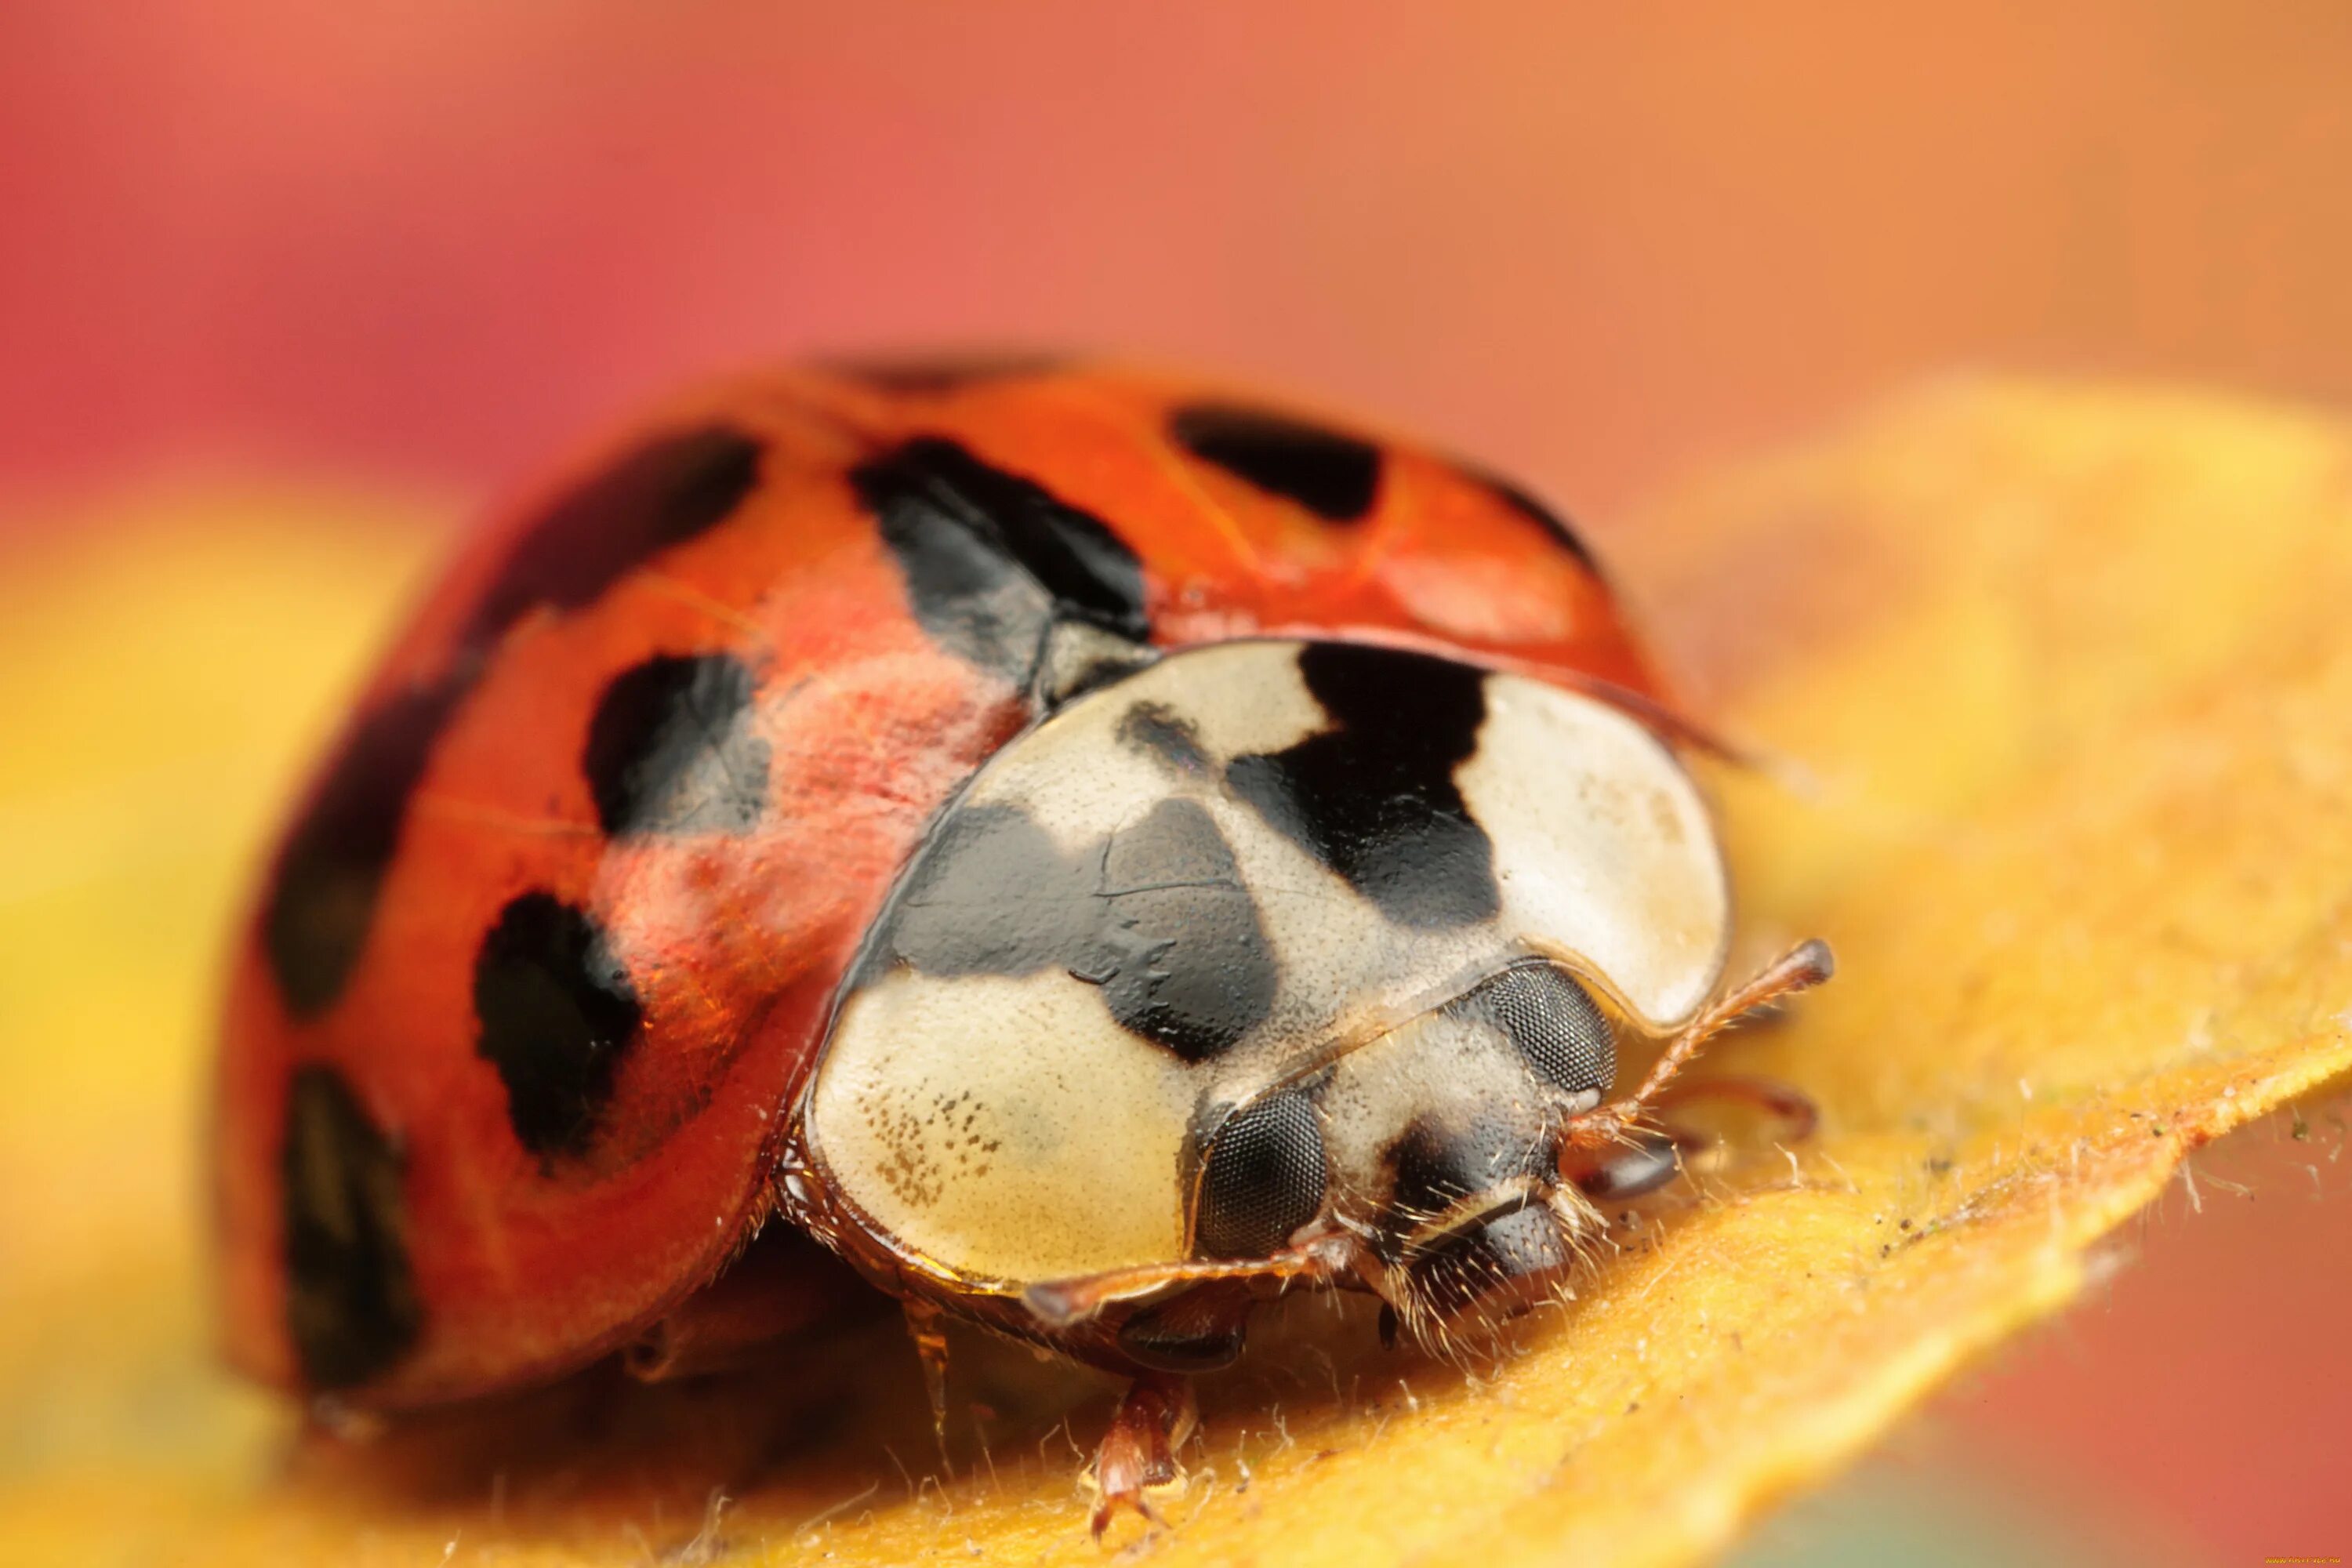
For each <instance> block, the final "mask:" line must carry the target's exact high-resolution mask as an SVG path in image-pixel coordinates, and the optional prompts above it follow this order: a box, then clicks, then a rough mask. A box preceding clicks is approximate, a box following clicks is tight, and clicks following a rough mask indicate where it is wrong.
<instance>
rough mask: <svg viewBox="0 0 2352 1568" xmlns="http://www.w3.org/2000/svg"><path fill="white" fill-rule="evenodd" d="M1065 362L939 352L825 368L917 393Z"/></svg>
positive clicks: (1043, 356) (879, 387)
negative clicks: (925, 355)
mask: <svg viewBox="0 0 2352 1568" xmlns="http://www.w3.org/2000/svg"><path fill="white" fill-rule="evenodd" d="M1066 363H1068V362H1067V361H1066V360H1064V359H1063V358H1061V357H1060V356H1059V355H1055V354H1048V353H970V354H940V355H936V356H932V357H927V358H907V359H890V358H877V359H849V360H835V361H833V362H831V363H828V364H827V365H826V366H825V368H826V369H827V370H829V371H831V372H832V373H833V374H835V375H838V376H840V377H842V378H843V379H844V380H845V381H855V382H860V383H863V384H865V385H867V386H870V387H872V388H874V389H875V390H876V391H877V392H898V393H908V394H913V395H918V396H923V395H939V394H941V393H948V392H961V390H963V389H964V388H965V387H967V386H977V385H982V384H985V383H988V382H992V381H1015V380H1020V379H1022V378H1024V377H1028V376H1037V375H1051V374H1054V373H1055V372H1056V371H1059V370H1061V369H1062V368H1064V366H1065V365H1066Z"/></svg>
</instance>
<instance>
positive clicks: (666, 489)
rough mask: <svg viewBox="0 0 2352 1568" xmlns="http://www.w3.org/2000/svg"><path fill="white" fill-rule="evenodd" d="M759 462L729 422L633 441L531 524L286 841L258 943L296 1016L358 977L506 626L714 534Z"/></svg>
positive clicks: (576, 599) (753, 444) (368, 723)
mask: <svg viewBox="0 0 2352 1568" xmlns="http://www.w3.org/2000/svg"><path fill="white" fill-rule="evenodd" d="M759 468H760V445H759V443H758V442H757V441H755V440H753V439H752V438H751V437H749V436H747V435H744V434H743V433H741V432H740V431H738V430H734V429H731V428H730V427H728V426H718V425H714V426H704V427H701V428H698V429H693V430H687V431H680V432H677V433H674V434H671V435H667V436H664V437H658V438H656V439H655V440H652V441H649V442H647V443H646V444H645V445H643V446H641V447H637V448H635V450H634V451H632V452H630V453H629V454H627V455H626V456H625V457H623V458H621V459H620V460H619V461H617V462H615V463H614V464H613V465H612V466H611V467H609V468H606V469H605V470H604V472H603V473H602V474H601V475H599V476H598V477H596V478H595V479H591V480H589V481H588V482H587V483H585V484H583V485H581V486H580V487H579V488H577V489H574V490H572V492H571V493H570V494H569V495H567V496H565V497H563V498H562V500H558V501H557V502H556V503H555V504H554V505H552V506H551V507H549V508H548V509H547V510H545V511H544V512H542V513H541V516H540V517H539V519H538V521H535V522H533V523H532V524H531V525H530V527H529V528H528V529H526V530H525V531H524V532H523V534H522V535H521V537H520V540H519V541H518V542H517V543H516V545H515V547H514V550H513V552H512V553H511V554H510V555H509V557H508V560H507V563H506V564H505V566H504V567H503V569H502V570H501V571H500V573H499V577H498V580H497V581H496V582H495V583H493V584H491V585H490V586H489V587H488V589H487V590H486V591H485V592H484V593H483V595H482V596H481V598H480V599H479V600H478V601H477V602H476V604H475V605H474V608H473V611H472V613H471V614H470V615H468V616H467V619H466V622H465V625H464V626H463V627H462V628H461V630H460V632H459V634H458V637H457V646H456V647H455V648H454V649H453V650H452V652H451V654H450V657H449V660H448V664H447V668H446V669H445V670H444V672H443V673H442V674H441V675H440V676H439V677H438V678H437V679H435V680H434V681H432V683H431V684H429V685H425V686H422V687H419V688H417V689H415V690H413V691H411V692H409V693H407V694H404V695H403V696H400V697H396V698H394V699H392V700H389V701H386V702H384V703H383V704H381V705H380V706H378V707H377V708H376V709H374V710H373V711H371V712H369V713H366V714H363V715H362V718H361V720H360V722H359V724H358V726H357V727H356V728H355V729H353V730H352V731H351V733H350V734H349V735H348V736H346V737H345V739H344V741H343V743H342V749H341V751H340V752H338V753H337V755H336V757H335V760H334V762H333V763H332V764H331V766H330V767H329V769H328V772H327V775H326V777H325V779H324V780H322V781H321V783H320V786H319V789H318V791H317V793H316V794H315V795H313V796H312V797H311V800H310V805H309V807H308V809H307V810H306V811H305V812H304V814H303V816H302V817H301V818H300V820H299V821H298V822H296V823H295V825H294V826H293V828H292V830H291V831H290V832H289V835H288V836H287V840H286V847H285V849H284V851H283V853H282V854H281V855H280V857H279V858H278V871H277V876H276V878H275V879H274V880H273V882H272V884H271V886H270V889H269V892H268V898H267V900H265V903H264V907H263V912H262V926H261V941H262V951H263V952H264V953H265V954H266V955H267V956H268V960H269V965H270V971H271V973H273V974H274V975H275V976H276V978H277V981H278V990H279V991H280V993H281V994H283V995H284V997H285V999H286V1005H287V1007H288V1009H289V1011H290V1012H292V1013H293V1014H294V1016H297V1017H303V1018H307V1017H314V1016H318V1015H319V1014H320V1013H323V1012H324V1011H325V1010H326V1009H327V1008H328V1007H330V1006H331V1005H333V1003H334V1001H335V998H336V997H337V996H339V995H341V993H342V989H343V986H344V985H345V984H347V983H348V982H349V981H350V979H351V974H352V969H353V968H354V967H355V966H356V965H357V963H358V962H359V956H360V952H361V951H362V948H364V947H365V945H366V943H367V936H368V931H369V929H370V928H371V927H372V926H373V923H374V920H375V906H376V901H377V900H378V898H379V897H380V896H381V894H382V892H383V878H384V873H385V871H386V870H387V868H389V867H390V866H391V863H392V858H393V856H394V853H395V851H396V850H397V849H398V847H399V840H400V830H401V824H402V822H403V820H404V818H405V816H407V810H408V801H409V797H410V796H411V795H413V794H414V793H415V789H416V784H417V782H418V780H420V779H421V778H423V777H424V774H425V764H426V763H427V762H428V761H429V759H430V758H431V755H432V752H433V747H434V744H435V742H437V741H438V740H439V739H440V737H441V732H442V731H443V730H445V729H446V728H447V726H448V724H449V721H450V720H451V719H452V718H453V717H454V716H455V715H456V713H457V709H458V707H459V706H460V705H461V704H462V703H463V702H464V701H465V700H466V697H467V694H468V693H469V692H470V691H471V690H472V689H473V688H474V684H475V682H476V681H477V680H478V679H480V677H481V674H482V671H483V669H484V668H486V666H487V664H488V658H489V655H490V653H491V651H492V649H493V648H494V647H496V646H497V643H498V640H499V637H501V636H502V635H503V634H504V633H505V632H506V630H507V629H508V627H509V626H512V625H513V624H514V623H515V622H516V621H517V620H519V619H520V618H521V617H522V616H524V615H526V614H528V613H529V612H530V610H532V609H534V608H536V607H538V606H540V605H548V606H551V607H553V608H556V609H562V610H570V609H577V608H579V607H580V606H582V605H586V604H588V603H589V602H590V601H592V600H593V599H594V598H596V596H597V595H600V594H602V593H603V592H604V590H605V589H606V588H608V587H610V586H611V585H612V584H613V583H614V582H615V581H616V580H618V579H619V578H620V577H621V576H622V575H623V574H625V573H626V572H627V571H628V570H629V569H630V568H631V567H632V566H634V565H635V564H636V563H638V562H640V561H642V560H644V559H645V558H646V556H648V555H651V554H653V553H655V552H657V551H659V550H661V549H663V548H665V547H666V546H668V545H672V544H677V543H681V542H684V541H686V540H688V539H691V538H693V537H695V536H696V535H697V534H699V533H703V532H705V531H709V529H710V528H712V527H713V526H715V525H716V524H718V523H719V522H720V521H723V520H725V519H726V517H727V516H728V515H729V514H730V513H731V512H732V511H733V510H735V508H736V507H737V506H738V505H739V504H740V502H741V501H742V500H743V498H744V496H745V495H747V494H748V493H750V491H751V487H752V486H753V485H754V484H756V483H757V482H758V479H759Z"/></svg>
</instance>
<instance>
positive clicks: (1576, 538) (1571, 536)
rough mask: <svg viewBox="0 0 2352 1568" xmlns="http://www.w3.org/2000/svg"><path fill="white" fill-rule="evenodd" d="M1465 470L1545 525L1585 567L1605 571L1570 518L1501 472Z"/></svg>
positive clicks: (1500, 498)
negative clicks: (1498, 473)
mask: <svg viewBox="0 0 2352 1568" xmlns="http://www.w3.org/2000/svg"><path fill="white" fill-rule="evenodd" d="M1463 473H1464V475H1465V477H1466V478H1467V479H1470V481H1471V482H1472V483H1474V484H1476V485H1478V486H1479V487H1481V488H1482V489H1485V490H1486V492H1487V493H1488V494H1490V495H1492V496H1493V497H1494V498H1495V499H1496V500H1498V501H1501V502H1502V503H1503V504H1504V505H1505V506H1507V507H1509V508H1510V509H1511V510H1513V511H1515V512H1517V513H1518V514H1519V515H1520V516H1521V517H1524V518H1526V519H1527V520H1528V521H1529V522H1532V523H1534V524H1535V525H1536V526H1537V527H1538V528H1539V529H1542V530H1543V531H1544V532H1545V533H1547V534H1549V536H1550V537H1551V542H1553V543H1555V544H1557V545H1559V547H1560V548H1561V549H1562V550H1565V551H1567V552H1569V553H1570V555H1573V556H1574V557H1576V559H1577V560H1578V561H1579V562H1580V563H1582V564H1583V566H1584V568H1585V570H1587V571H1589V572H1591V573H1592V574H1594V575H1596V576H1598V575H1600V574H1601V563H1600V561H1599V560H1598V559H1597V558H1596V557H1595V556H1594V555H1593V553H1592V550H1591V546H1589V545H1587V544H1586V543H1585V542H1584V540H1583V539H1582V537H1581V536H1580V535H1579V534H1578V533H1577V531H1576V530H1575V529H1574V528H1573V527H1571V526H1570V524H1569V521H1568V520H1567V519H1566V518H1564V517H1562V516H1560V515H1559V513H1558V512H1556V511H1554V510H1552V509H1551V508H1549V507H1548V506H1546V505H1544V503H1543V502H1541V501H1539V500H1537V499H1536V498H1535V497H1534V496H1533V495H1531V494H1529V493H1528V491H1526V490H1524V489H1520V488H1519V487H1518V486H1517V485H1515V484H1513V483H1512V482H1511V481H1510V480H1508V479H1503V478H1501V477H1500V476H1499V475H1496V474H1490V473H1486V472H1485V471H1484V470H1482V469H1478V468H1465V469H1464V470H1463Z"/></svg>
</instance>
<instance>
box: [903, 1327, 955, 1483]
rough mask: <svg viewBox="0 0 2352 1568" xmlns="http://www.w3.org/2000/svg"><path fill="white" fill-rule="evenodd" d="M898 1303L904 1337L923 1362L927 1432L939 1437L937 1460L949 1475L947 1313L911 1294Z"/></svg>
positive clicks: (952, 1467)
mask: <svg viewBox="0 0 2352 1568" xmlns="http://www.w3.org/2000/svg"><path fill="white" fill-rule="evenodd" d="M901 1305H902V1306H903V1307H904V1308H905V1310H906V1314H907V1337H908V1339H910V1340H912V1341H914V1342H915V1354H916V1356H917V1358H918V1359H919V1360H920V1361H921V1362H922V1363H923V1392H924V1394H927V1395H929V1398H930V1402H931V1435H932V1436H934V1437H936V1438H938V1439H939V1445H940V1465H941V1466H943V1467H944V1468H946V1470H947V1472H948V1474H949V1475H950V1476H952V1475H954V1474H955V1461H953V1460H952V1459H950V1458H948V1333H947V1323H948V1320H947V1314H946V1313H944V1312H942V1311H940V1310H939V1309H938V1308H937V1307H934V1306H932V1305H931V1304H930V1303H929V1301H918V1300H915V1299H914V1298H913V1297H912V1296H909V1297H908V1298H907V1299H906V1300H904V1301H903V1302H902V1303H901Z"/></svg>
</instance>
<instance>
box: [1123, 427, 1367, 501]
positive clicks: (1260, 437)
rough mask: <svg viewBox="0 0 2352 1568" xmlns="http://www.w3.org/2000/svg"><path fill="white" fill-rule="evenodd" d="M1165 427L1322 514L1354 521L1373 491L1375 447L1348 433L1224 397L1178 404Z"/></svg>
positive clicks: (1247, 479)
mask: <svg viewBox="0 0 2352 1568" xmlns="http://www.w3.org/2000/svg"><path fill="white" fill-rule="evenodd" d="M1168 428H1169V433H1170V434H1171V435H1172V436H1174V437H1176V441H1177V444H1178V445H1179V446H1181V447H1183V448H1184V449H1185V450H1186V451H1188V452H1190V453H1192V455H1193V456H1194V457H1196V458H1200V459H1201V460H1202V462H1204V463H1213V464H1215V465H1216V466H1217V467H1218V468H1223V469H1224V470H1225V472H1227V473H1229V474H1231V475H1233V476H1234V478H1235V479H1240V480H1242V481H1243V482H1244V483H1245V484H1249V485H1253V486H1255V487H1256V488H1257V489H1262V490H1265V491H1266V492H1267V493H1268V494H1271V495H1277V496H1281V497H1283V498H1284V499H1286V500H1294V501H1297V503H1298V504H1299V505H1300V506H1303V507H1305V508H1306V509H1307V510H1309V511H1311V512H1313V513H1314V514H1315V515H1316V516H1318V517H1320V518H1322V519H1324V520H1326V521H1330V522H1353V521H1356V520H1358V519H1359V518H1360V517H1362V516H1363V515H1364V514H1365V513H1366V512H1368V511H1370V510H1371V509H1372V500H1373V498H1374V497H1375V496H1377V495H1378V494H1379V493H1380V488H1381V452H1380V448H1379V447H1375V446H1373V445H1372V444H1371V443H1370V442H1369V441H1364V440H1360V439H1359V438H1357V437H1353V436H1347V435H1342V434H1340V433H1339V432H1338V431H1335V430H1326V429H1324V428H1322V427H1321V426H1315V425H1308V424H1305V423H1303V422H1301V421H1299V420H1297V419H1291V418H1286V417H1285V416H1282V415H1279V414H1268V413H1265V412H1264V411H1263V410H1260V409H1255V408H1242V407H1237V406H1234V405H1231V404H1224V403H1195V404H1190V405H1186V406H1184V407H1182V408H1179V409H1178V410H1176V412H1175V413H1174V414H1173V415H1172V416H1171V417H1170V419H1169V422H1168Z"/></svg>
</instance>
